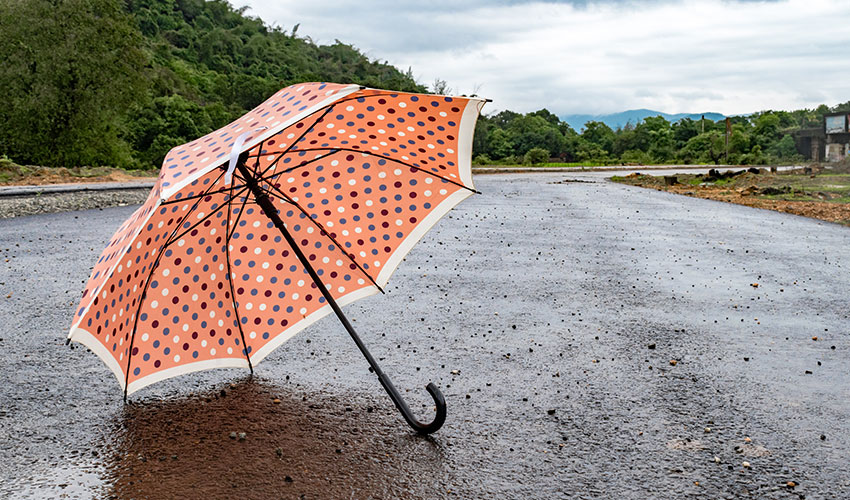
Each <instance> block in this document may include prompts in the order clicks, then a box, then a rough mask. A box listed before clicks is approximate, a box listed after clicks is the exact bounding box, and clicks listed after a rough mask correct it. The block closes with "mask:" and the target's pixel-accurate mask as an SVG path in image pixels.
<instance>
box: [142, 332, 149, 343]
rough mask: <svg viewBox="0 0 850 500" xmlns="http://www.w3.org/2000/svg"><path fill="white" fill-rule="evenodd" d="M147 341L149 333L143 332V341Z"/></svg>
mask: <svg viewBox="0 0 850 500" xmlns="http://www.w3.org/2000/svg"><path fill="white" fill-rule="evenodd" d="M147 341H148V334H147V333H143V334H142V342H147Z"/></svg>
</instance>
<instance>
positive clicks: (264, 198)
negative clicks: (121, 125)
mask: <svg viewBox="0 0 850 500" xmlns="http://www.w3.org/2000/svg"><path fill="white" fill-rule="evenodd" d="M242 155H243V156H241V157H240V158H239V162H238V164H237V167H238V168H239V171H240V173H241V174H242V175H243V176H244V178H245V179H244V180H245V185H246V186H248V188H249V189H251V192H252V193H253V194H254V199H255V200H256V202H257V204H258V205H259V206H260V208H262V209H263V213H265V215H266V216H267V217H268V218H269V219H270V220H271V221H272V223H273V224H274V225H275V227H277V228H278V230H279V231H280V233H281V234H282V235H283V237H284V238H285V239H286V242H287V243H288V244H289V247H290V249H291V250H292V252H293V253H294V254H295V256H296V257H298V260H299V261H300V262H301V265H302V266H303V267H304V270H305V271H307V274H309V275H310V278H311V279H312V280H313V283H315V284H316V287H317V288H318V289H319V291H320V292H321V293H322V295H323V296H324V297H325V300H326V301H327V303H328V305H329V306H331V309H333V311H334V313H336V316H337V318H339V321H340V322H341V323H342V326H344V327H345V329H346V331H347V332H348V334H349V335H350V336H351V339H352V340H354V343H355V344H357V347H358V348H359V349H360V352H361V353H362V354H363V356H364V357H365V358H366V361H368V362H369V366H371V367H372V370H374V371H375V374H376V375H377V376H378V380H380V381H381V385H382V386H384V390H386V391H387V394H389V395H390V398H392V400H393V403H395V406H396V408H398V410H399V411H400V412H401V414H402V416H403V417H404V419H405V420H406V421H407V423H408V425H410V427H412V428H413V430H415V431H416V432H418V433H419V434H431V433H432V432H436V431H437V430H438V429H439V428H440V427H442V426H443V423H444V422H445V421H446V398H444V397H443V393H442V392H440V390H439V389H437V386H436V385H434V383H433V382H431V383H429V384H428V385H427V386H425V389H426V390H427V391H428V392H429V393H430V394H431V397H432V398H433V399H434V404H435V405H436V406H437V415H436V417H434V420H433V421H432V422H431V423H430V424H423V423H422V422H420V421H418V420H416V417H415V416H414V415H413V412H412V411H410V407H409V406H407V403H406V402H405V401H404V398H402V397H401V394H399V392H398V390H397V389H396V388H395V386H394V385H393V383H392V382H391V381H390V378H389V377H388V376H387V375H386V374H385V373H384V372H383V370H381V367H380V366H378V362H377V361H375V358H374V357H373V356H372V354H371V353H370V352H369V349H367V348H366V345H365V344H364V343H363V341H362V340H360V336H359V335H357V332H356V331H355V330H354V327H353V326H351V323H350V322H349V321H348V318H346V317H345V314H343V313H342V309H340V307H339V304H337V303H336V300H335V299H334V298H333V295H332V294H331V292H330V291H329V290H328V287H327V286H326V285H325V284H324V283H323V282H322V279H321V278H320V277H319V275H318V274H317V273H316V270H315V269H313V266H312V264H310V261H309V260H308V259H307V257H305V256H304V252H302V251H301V247H300V246H299V245H298V243H297V242H296V241H295V239H293V237H292V235H291V234H289V230H288V229H286V224H285V223H284V222H283V220H282V219H281V218H280V215H279V213H278V210H277V208H275V206H274V203H272V201H271V199H269V197H268V195H267V194H266V193H265V192H264V191H263V190H262V188H260V186H259V183H258V182H257V179H255V178H254V177H253V175H252V173H251V171H250V170H249V169H248V167H247V166H245V158H247V153H242Z"/></svg>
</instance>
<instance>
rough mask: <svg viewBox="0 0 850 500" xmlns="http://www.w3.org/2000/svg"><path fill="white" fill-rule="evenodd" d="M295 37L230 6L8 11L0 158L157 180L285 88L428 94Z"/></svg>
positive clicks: (109, 0) (110, 0)
mask: <svg viewBox="0 0 850 500" xmlns="http://www.w3.org/2000/svg"><path fill="white" fill-rule="evenodd" d="M297 31H298V26H297V25H296V26H295V27H293V28H292V29H291V30H290V31H288V32H287V30H284V29H282V28H279V27H273V26H268V25H266V24H265V23H263V22H262V21H261V20H260V19H257V18H253V17H249V16H246V15H244V9H234V8H233V7H232V6H231V5H230V4H229V3H228V2H227V1H226V0H4V1H3V2H0V33H2V34H3V35H2V37H0V88H2V89H3V94H4V96H5V97H6V99H5V102H4V106H2V107H0V155H6V156H8V157H9V158H12V159H14V160H15V161H16V162H18V163H29V164H36V165H47V166H56V167H75V166H80V165H115V166H120V167H145V168H153V167H159V165H160V163H161V162H162V159H163V157H164V156H165V153H166V152H167V151H168V150H169V149H170V148H171V147H173V146H176V145H179V144H182V143H184V142H188V141H190V140H192V139H195V138H197V137H198V136H200V135H203V134H205V133H207V132H210V131H211V130H214V129H215V128H218V127H221V126H222V125H225V124H227V123H228V122H230V121H231V120H233V119H235V118H237V117H239V116H241V115H242V114H244V113H245V112H247V111H248V110H250V109H251V108H253V107H254V106H256V105H257V104H259V103H260V102H262V101H263V100H264V99H266V98H267V97H268V96H270V95H271V94H273V93H274V92H276V91H277V90H279V89H281V88H283V87H285V86H287V85H290V84H293V83H298V82H303V81H332V82H343V83H359V84H362V85H367V86H371V87H378V88H386V89H394V90H407V91H416V92H424V91H425V90H426V89H425V87H424V86H422V85H419V84H417V83H416V81H415V80H414V79H413V77H412V74H411V72H410V71H408V72H406V73H403V72H401V71H399V70H398V69H396V68H395V67H393V66H390V65H389V64H386V63H382V62H380V61H371V60H369V59H368V58H367V57H366V56H364V55H363V54H362V53H360V52H359V51H358V50H357V49H356V48H354V47H352V46H351V45H347V44H345V43H342V42H339V41H336V42H335V43H333V44H331V45H316V44H315V43H313V42H312V41H311V40H310V39H309V38H305V37H300V36H298V34H297Z"/></svg>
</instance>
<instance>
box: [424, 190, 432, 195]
mask: <svg viewBox="0 0 850 500" xmlns="http://www.w3.org/2000/svg"><path fill="white" fill-rule="evenodd" d="M422 194H424V195H425V196H431V195H432V194H433V193H432V192H431V191H425V192H424V193H422Z"/></svg>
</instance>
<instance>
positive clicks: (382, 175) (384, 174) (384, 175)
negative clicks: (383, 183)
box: [378, 172, 387, 179]
mask: <svg viewBox="0 0 850 500" xmlns="http://www.w3.org/2000/svg"><path fill="white" fill-rule="evenodd" d="M386 176H387V173H386V172H378V178H379V179H383V178H384V177H386Z"/></svg>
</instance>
